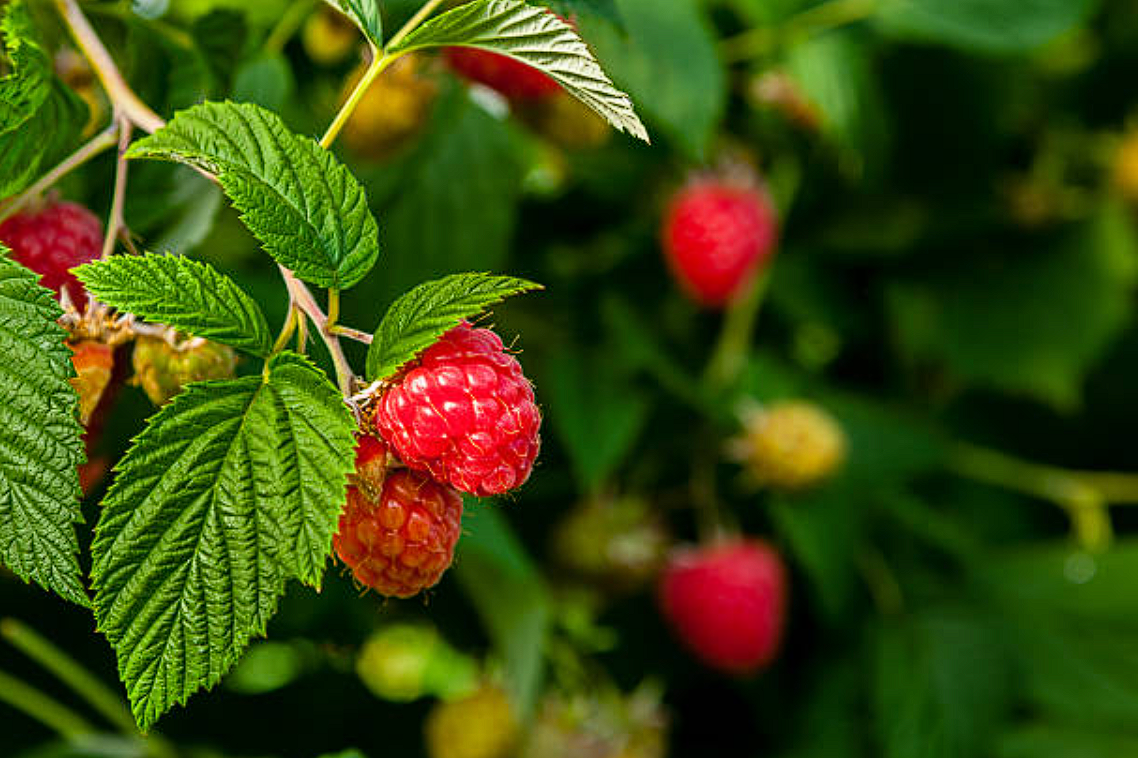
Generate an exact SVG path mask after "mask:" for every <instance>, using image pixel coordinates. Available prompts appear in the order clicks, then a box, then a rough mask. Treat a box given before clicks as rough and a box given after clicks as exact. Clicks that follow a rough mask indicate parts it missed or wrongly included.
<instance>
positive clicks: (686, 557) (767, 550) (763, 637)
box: [659, 539, 786, 675]
mask: <svg viewBox="0 0 1138 758" xmlns="http://www.w3.org/2000/svg"><path fill="white" fill-rule="evenodd" d="M659 599H660V604H661V607H662V608H663V611H664V615H665V617H666V618H667V619H668V621H670V622H671V624H672V627H673V628H674V629H675V631H676V634H677V635H678V636H679V637H680V639H681V640H682V641H683V642H684V644H686V645H687V646H688V647H689V648H690V649H691V650H692V652H693V653H695V655H696V657H698V658H699V659H700V660H702V661H703V662H704V663H706V664H707V665H708V666H711V667H712V668H715V669H719V670H720V671H724V672H727V673H729V674H736V675H747V674H752V673H754V672H756V671H758V670H759V669H760V668H762V667H764V666H766V665H767V664H768V663H770V662H771V660H772V659H773V658H774V656H775V654H776V653H777V652H778V648H779V642H780V640H781V638H782V627H783V619H784V616H785V611H786V570H785V568H784V567H783V563H782V558H781V557H780V556H779V554H778V552H777V551H776V550H775V549H774V548H773V547H771V546H770V545H769V544H767V543H766V542H763V541H761V540H742V539H736V540H731V541H727V542H722V543H719V544H716V545H712V546H709V547H703V548H698V549H694V550H688V551H683V552H680V553H678V554H677V555H676V556H674V557H673V559H672V561H671V563H670V564H669V565H668V567H667V569H665V571H664V574H663V576H662V577H661V580H660V587H659Z"/></svg>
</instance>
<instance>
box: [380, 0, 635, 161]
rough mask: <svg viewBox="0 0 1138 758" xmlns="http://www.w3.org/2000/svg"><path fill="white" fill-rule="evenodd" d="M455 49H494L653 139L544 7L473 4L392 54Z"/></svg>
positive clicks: (489, 0) (513, 0) (509, 0)
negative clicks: (440, 48)
mask: <svg viewBox="0 0 1138 758" xmlns="http://www.w3.org/2000/svg"><path fill="white" fill-rule="evenodd" d="M453 46H461V47H476V48H481V49H483V50H490V51H493V52H496V53H500V54H502V55H508V56H510V57H511V58H516V59H517V60H519V61H521V62H522V63H525V64H528V65H530V66H533V67H534V68H537V69H540V70H541V71H544V72H545V73H546V74H548V75H549V76H551V77H552V78H553V79H555V80H556V81H557V83H558V84H560V85H561V86H562V87H564V88H565V90H566V91H567V92H569V94H571V95H573V96H574V97H576V98H577V99H578V100H580V101H581V102H583V103H585V104H586V105H588V106H589V107H590V108H592V109H593V110H595V111H596V112H597V113H599V114H600V115H601V116H603V117H604V118H605V120H607V121H608V122H609V123H610V124H612V125H613V126H615V127H616V128H617V129H619V130H621V131H624V132H628V133H629V134H631V135H632V136H634V137H639V138H640V139H642V140H645V141H647V140H648V131H647V130H646V129H645V128H644V124H642V123H641V122H640V119H639V118H638V117H637V115H636V112H635V110H633V107H632V101H631V100H630V99H629V98H628V95H626V94H624V93H623V92H621V91H620V90H618V89H617V88H616V87H615V86H614V85H613V83H612V82H611V81H610V80H609V78H608V76H607V75H605V72H604V71H602V70H601V67H600V65H599V64H598V63H597V61H596V59H595V58H594V57H593V54H592V53H591V52H590V51H589V48H588V46H587V45H586V44H585V43H584V42H583V41H582V40H581V38H580V37H579V36H578V35H577V31H576V30H575V29H574V28H573V27H572V26H570V25H569V24H567V23H565V22H564V21H562V20H561V19H560V18H558V17H557V16H556V15H554V14H552V13H550V12H549V11H548V10H546V9H545V8H537V7H534V6H531V5H527V4H526V3H524V2H522V1H521V0H474V1H473V2H470V3H466V4H465V5H461V6H459V7H458V8H455V9H454V10H451V11H448V12H447V13H444V14H442V15H441V16H438V17H436V18H433V19H431V20H430V21H428V22H427V23H425V24H423V25H422V26H420V27H419V28H418V29H416V30H415V31H413V32H411V33H410V34H408V35H407V37H406V38H404V39H403V40H402V41H401V42H400V43H399V44H398V45H396V46H394V47H392V48H390V49H389V50H388V52H391V53H401V52H410V51H412V50H419V49H422V48H428V47H453Z"/></svg>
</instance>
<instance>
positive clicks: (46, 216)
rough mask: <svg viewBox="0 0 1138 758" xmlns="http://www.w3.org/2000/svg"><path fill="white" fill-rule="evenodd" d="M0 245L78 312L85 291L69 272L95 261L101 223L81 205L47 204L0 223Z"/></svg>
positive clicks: (98, 246)
mask: <svg viewBox="0 0 1138 758" xmlns="http://www.w3.org/2000/svg"><path fill="white" fill-rule="evenodd" d="M0 242H3V243H4V244H5V245H7V246H8V247H10V248H11V249H12V257H13V258H15V259H16V260H17V261H19V262H20V263H22V264H24V265H25V266H27V267H28V268H30V269H31V270H32V271H35V272H36V273H37V274H39V275H40V284H42V285H43V286H45V287H48V288H49V289H53V290H55V291H56V293H57V294H62V290H63V288H64V287H67V294H68V295H70V296H71V302H73V303H74V304H75V305H76V307H78V308H80V309H82V308H83V306H84V305H86V304H87V292H86V291H85V290H84V289H83V285H81V284H80V283H79V280H78V279H76V278H75V277H74V276H73V275H72V274H71V271H70V269H72V268H74V267H75V266H78V265H80V264H82V263H87V262H89V261H93V260H94V259H96V258H98V257H99V255H100V254H101V253H102V250H103V224H102V223H101V222H100V221H99V219H98V218H97V217H96V216H95V215H94V214H93V213H91V211H89V210H87V209H86V208H84V207H83V206H81V205H77V204H75V203H59V202H53V203H48V204H47V206H46V207H44V208H43V209H42V210H40V211H38V212H34V213H17V214H16V215H14V216H12V217H11V218H9V219H7V220H5V221H4V223H2V224H0Z"/></svg>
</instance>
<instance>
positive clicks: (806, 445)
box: [736, 400, 846, 490]
mask: <svg viewBox="0 0 1138 758" xmlns="http://www.w3.org/2000/svg"><path fill="white" fill-rule="evenodd" d="M744 423H745V425H746V431H745V434H744V437H743V438H742V439H741V440H739V441H738V443H737V445H736V447H737V450H738V453H739V457H740V458H741V459H742V460H743V462H744V464H746V466H747V468H748V470H749V473H750V474H751V475H752V476H753V477H754V478H755V480H756V481H758V482H759V484H762V485H764V486H768V487H771V488H773V489H781V490H799V489H804V488H806V487H810V486H813V485H815V484H818V483H819V482H821V481H823V480H824V479H826V478H827V477H828V476H830V475H831V474H833V473H834V471H836V470H837V469H838V468H839V467H840V466H841V465H842V463H843V462H844V460H845V457H846V435H845V433H844V432H843V431H842V427H841V426H840V425H839V424H838V422H837V420H835V419H834V417H833V416H831V415H830V414H829V413H827V412H826V411H825V410H823V409H822V408H820V407H818V406H817V405H814V404H813V403H808V402H806V401H802V400H787V401H783V402H779V403H774V404H772V405H771V406H770V407H769V408H766V409H764V410H759V411H757V412H755V413H753V414H751V415H750V416H749V417H748V418H747V419H746V420H745V422H744Z"/></svg>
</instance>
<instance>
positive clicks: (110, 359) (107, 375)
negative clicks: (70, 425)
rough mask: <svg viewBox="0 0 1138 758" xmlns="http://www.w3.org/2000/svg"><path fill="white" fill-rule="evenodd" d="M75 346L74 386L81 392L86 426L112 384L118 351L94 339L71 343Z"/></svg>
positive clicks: (80, 403)
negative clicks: (116, 352)
mask: <svg viewBox="0 0 1138 758" xmlns="http://www.w3.org/2000/svg"><path fill="white" fill-rule="evenodd" d="M68 346H69V347H70V348H71V353H72V355H71V363H72V365H74V366H75V374H76V375H75V376H73V377H72V378H71V386H72V387H74V388H75V391H76V392H77V393H78V394H79V421H80V422H81V423H82V424H83V425H84V426H86V425H87V424H88V423H89V422H90V421H91V414H93V413H94V412H95V409H96V408H98V407H99V401H100V400H101V399H102V397H103V392H104V391H106V389H107V385H109V384H110V383H111V375H112V374H113V373H114V369H115V351H114V348H112V347H111V346H110V345H106V344H104V343H102V342H95V341H94V340H82V341H80V342H76V343H68Z"/></svg>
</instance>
